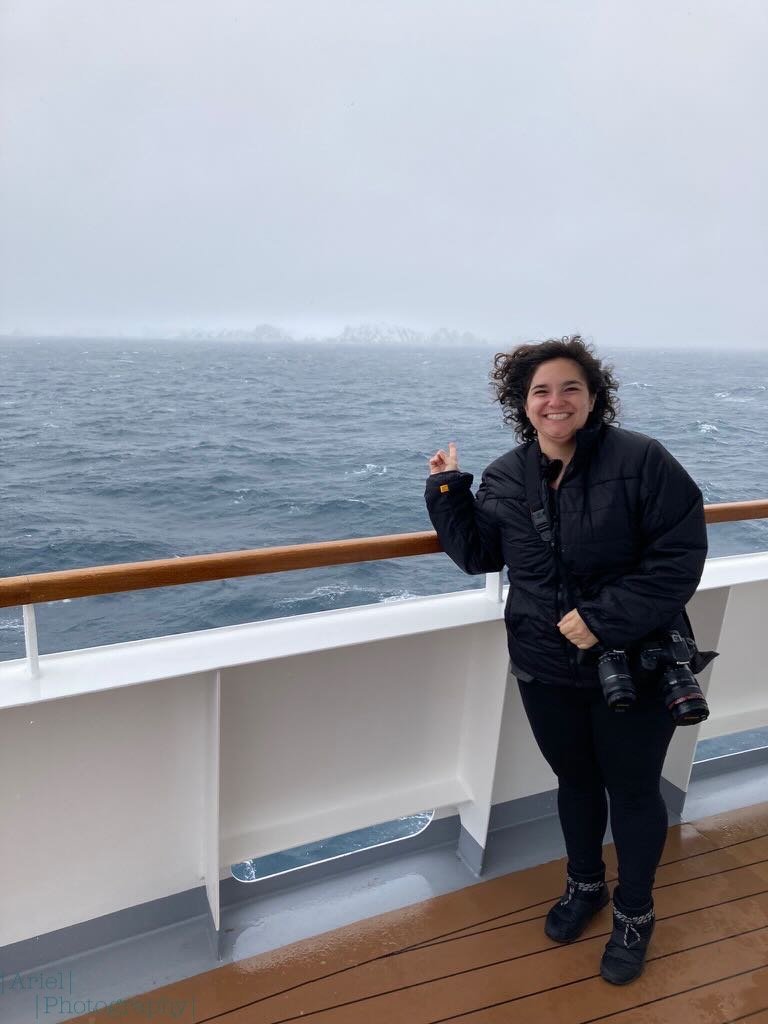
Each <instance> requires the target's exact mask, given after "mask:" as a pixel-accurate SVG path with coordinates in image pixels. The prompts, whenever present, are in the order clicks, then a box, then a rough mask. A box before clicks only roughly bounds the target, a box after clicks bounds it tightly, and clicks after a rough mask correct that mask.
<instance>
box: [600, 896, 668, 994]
mask: <svg viewBox="0 0 768 1024" xmlns="http://www.w3.org/2000/svg"><path fill="white" fill-rule="evenodd" d="M655 924H656V918H655V916H654V912H653V900H651V901H650V902H649V903H648V904H647V905H646V906H645V907H643V908H641V909H640V910H632V911H628V910H627V908H625V907H623V906H622V905H621V902H620V901H618V900H617V898H616V893H615V892H614V894H613V932H612V933H611V937H610V939H609V940H608V944H607V946H606V947H605V952H604V953H603V959H602V960H601V962H600V974H601V975H602V976H603V978H605V980H606V981H610V982H611V984H612V985H626V984H627V982H629V981H634V980H635V978H638V977H639V976H640V975H641V974H642V973H643V967H644V966H645V955H646V953H647V951H648V943H649V942H650V941H651V935H652V934H653V928H654V925H655Z"/></svg>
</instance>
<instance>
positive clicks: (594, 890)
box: [544, 874, 610, 942]
mask: <svg viewBox="0 0 768 1024" xmlns="http://www.w3.org/2000/svg"><path fill="white" fill-rule="evenodd" d="M609 899H610V894H609V892H608V886H607V885H606V884H605V882H604V881H596V882H577V881H576V879H575V878H572V877H571V876H570V874H569V875H568V880H567V883H566V888H565V892H564V893H563V895H562V897H561V899H559V900H558V901H557V903H556V904H555V905H554V907H552V908H551V909H550V911H549V913H548V914H547V919H546V921H545V922H544V931H545V932H546V934H547V935H548V936H549V937H550V939H552V940H553V941H554V942H573V940H574V939H578V937H579V936H580V935H581V933H582V932H583V931H584V929H585V928H586V927H587V925H588V924H589V922H590V921H591V920H592V918H593V917H594V916H595V914H596V913H597V912H598V910H602V908H603V907H604V906H605V905H606V903H607V902H608V900H609Z"/></svg>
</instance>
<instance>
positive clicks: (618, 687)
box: [597, 629, 709, 725]
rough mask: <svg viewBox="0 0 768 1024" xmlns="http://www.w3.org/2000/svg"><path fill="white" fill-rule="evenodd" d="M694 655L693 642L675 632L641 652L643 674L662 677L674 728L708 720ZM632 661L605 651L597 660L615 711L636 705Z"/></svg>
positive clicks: (605, 693)
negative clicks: (694, 672) (693, 665)
mask: <svg viewBox="0 0 768 1024" xmlns="http://www.w3.org/2000/svg"><path fill="white" fill-rule="evenodd" d="M695 652H696V646H695V644H694V643H693V641H692V640H689V639H688V638H687V637H684V636H683V635H682V633H680V632H679V631H678V630H676V629H673V630H669V631H668V632H667V633H664V634H663V635H661V636H659V637H652V638H651V639H649V640H646V641H645V643H644V644H643V646H642V647H641V648H640V651H639V660H640V668H641V669H642V671H644V672H647V673H649V674H655V675H656V676H657V677H658V674H659V673H660V674H661V686H662V695H663V698H664V703H665V704H666V706H667V708H668V709H669V712H670V714H671V715H672V718H673V719H674V721H675V725H698V723H699V722H703V721H704V720H705V719H706V718H708V717H709V708H708V707H707V702H706V700H705V699H704V694H703V693H702V692H701V687H700V686H699V684H698V683H697V681H696V677H695V676H694V674H693V672H692V671H691V657H692V656H693V655H694V654H695ZM629 661H630V659H629V657H628V655H627V652H626V651H624V650H611V651H605V652H603V653H602V654H601V655H600V657H599V658H598V660H597V674H598V676H599V678H600V686H601V687H602V690H603V696H604V697H605V700H606V703H607V704H608V707H609V708H611V710H612V711H626V710H628V709H629V708H631V707H632V706H633V705H634V704H635V702H636V701H637V689H636V686H635V681H634V679H633V678H632V672H631V670H630V664H629Z"/></svg>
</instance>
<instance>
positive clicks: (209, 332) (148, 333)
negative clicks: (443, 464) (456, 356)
mask: <svg viewBox="0 0 768 1024" xmlns="http://www.w3.org/2000/svg"><path fill="white" fill-rule="evenodd" d="M12 340H15V341H19V340H30V341H32V340H36V341H53V340H61V341H100V340H104V341H106V340H110V341H250V342H256V343H259V344H266V345H281V344H286V345H289V344H299V343H302V344H303V343H329V342H333V343H336V344H344V345H455V346H457V347H459V346H460V347H467V346H474V345H493V344H494V343H493V342H491V341H487V340H485V339H483V338H480V337H478V336H477V335H476V334H472V333H471V332H470V331H456V330H452V329H450V328H447V327H440V328H438V330H436V331H419V330H414V329H413V328H411V327H403V326H401V325H399V324H390V323H363V324H356V325H349V326H347V327H345V328H344V329H343V330H342V331H341V332H340V333H338V334H334V335H329V334H325V335H322V336H320V335H311V334H310V335H302V336H298V334H292V333H291V332H289V331H286V330H284V329H283V328H282V327H275V326H274V325H273V324H259V325H258V326H256V327H251V328H240V327H224V328H219V329H212V328H207V327H186V328H178V329H175V330H164V331H161V330H159V329H153V328H151V327H145V328H142V329H141V331H138V332H137V331H135V330H133V331H130V332H128V331H121V332H119V333H116V332H115V331H108V330H103V331H100V330H95V329H92V330H88V331H77V332H69V333H61V334H49V333H45V334H43V333H40V334H30V333H29V332H28V331H10V332H7V333H4V334H0V341H12Z"/></svg>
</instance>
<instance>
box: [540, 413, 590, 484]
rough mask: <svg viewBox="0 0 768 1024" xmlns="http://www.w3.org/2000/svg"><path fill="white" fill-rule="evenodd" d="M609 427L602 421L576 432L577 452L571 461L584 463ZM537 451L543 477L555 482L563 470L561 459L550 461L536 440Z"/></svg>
mask: <svg viewBox="0 0 768 1024" xmlns="http://www.w3.org/2000/svg"><path fill="white" fill-rule="evenodd" d="M606 429H607V427H606V425H605V423H603V422H602V421H600V422H599V423H593V424H591V425H590V424H587V425H586V426H583V427H582V428H581V429H580V430H577V431H576V434H575V437H576V451H575V452H574V454H573V459H572V460H571V461H572V462H573V464H574V468H575V467H576V465H578V464H580V463H581V462H583V461H584V459H585V458H587V457H588V456H589V453H590V452H591V450H592V449H593V448H594V446H595V444H596V443H597V441H598V439H599V438H600V437H601V435H602V433H603V431H604V430H606ZM534 444H535V445H536V450H537V452H538V453H539V464H540V465H541V470H542V476H544V477H546V479H547V480H553V479H554V478H555V477H556V476H557V475H558V473H559V472H560V470H561V469H562V466H563V464H562V461H561V460H560V459H550V458H549V456H548V455H545V454H544V452H543V451H542V450H541V448H540V446H539V439H538V438H536V440H535V441H534Z"/></svg>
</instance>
